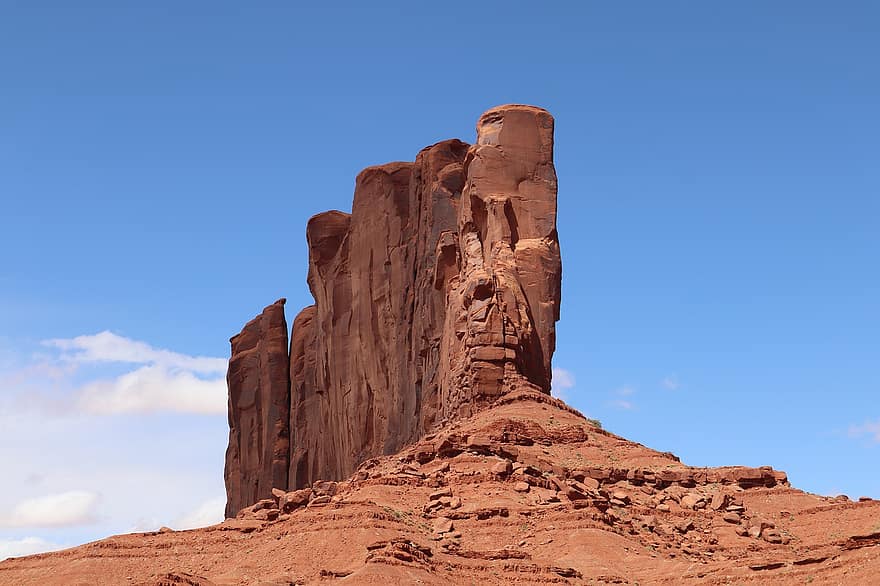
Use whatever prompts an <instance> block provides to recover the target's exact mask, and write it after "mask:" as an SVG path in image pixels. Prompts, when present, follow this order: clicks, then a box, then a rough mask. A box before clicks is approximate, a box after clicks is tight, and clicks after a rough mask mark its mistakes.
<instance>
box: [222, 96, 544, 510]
mask: <svg viewBox="0 0 880 586" xmlns="http://www.w3.org/2000/svg"><path fill="white" fill-rule="evenodd" d="M306 239H307V241H308V245H309V273H308V284H309V288H310V290H311V292H312V295H313V297H314V299H315V303H314V305H312V306H309V307H307V308H305V309H303V310H302V311H301V312H300V313H299V315H297V317H296V319H295V320H294V323H293V330H292V333H291V336H290V353H289V392H285V391H283V390H281V389H280V388H279V389H278V394H277V396H275V397H274V398H273V399H272V400H270V401H269V403H270V404H272V405H273V406H275V405H278V406H279V410H281V411H283V409H284V407H283V401H282V400H281V399H282V397H283V398H287V397H289V399H287V400H288V401H289V403H288V408H287V411H286V414H287V416H288V420H289V423H288V430H289V431H288V433H289V441H288V448H289V452H288V454H287V460H288V463H289V470H288V474H287V475H286V477H285V478H283V479H281V478H279V476H278V475H277V474H276V471H277V465H278V463H279V462H281V461H282V459H281V458H280V456H279V455H278V454H276V453H274V452H273V453H272V454H271V455H266V454H264V456H263V457H264V458H267V459H266V460H263V461H261V462H260V463H259V465H256V464H254V463H252V461H251V460H248V465H247V466H245V465H244V464H243V462H242V461H240V460H241V458H242V454H243V453H244V452H248V455H249V456H250V455H251V454H253V453H255V452H253V450H251V447H250V446H251V444H247V445H248V446H249V447H248V448H247V449H245V447H243V445H242V444H241V443H240V442H248V441H250V439H249V436H248V435H247V434H244V435H242V434H241V433H235V434H232V435H230V448H229V451H228V453H227V486H230V485H232V486H235V485H236V483H237V482H238V483H239V484H240V485H242V486H244V485H246V486H247V487H252V486H253V485H254V483H253V480H252V478H251V477H250V476H246V474H245V470H248V471H249V470H251V468H253V469H260V470H262V469H265V468H266V467H270V468H271V469H272V478H273V482H275V483H276V484H274V487H275V488H279V489H285V490H295V489H299V488H303V487H306V486H310V485H311V484H312V483H313V482H314V481H316V480H319V479H341V478H345V477H347V476H349V475H350V474H351V473H352V472H354V470H355V469H356V468H357V466H358V465H359V464H360V463H361V462H363V461H364V460H366V459H368V458H371V457H374V456H377V455H382V454H391V453H394V452H396V451H398V450H399V449H400V448H401V447H403V446H404V445H406V444H408V443H411V442H413V441H414V440H416V439H418V438H419V436H421V435H422V434H424V433H425V432H427V431H428V430H430V429H432V428H433V427H434V426H435V425H436V424H438V423H441V422H444V421H450V420H452V419H457V418H459V417H461V416H467V415H470V414H471V413H473V412H475V411H476V410H479V409H481V408H483V407H485V406H486V405H488V404H490V403H492V402H493V401H495V400H496V399H498V398H499V397H500V396H502V395H503V394H505V393H508V392H513V391H518V390H524V389H526V390H532V391H541V392H544V393H549V391H550V376H551V374H550V373H551V369H550V360H551V357H552V355H553V351H554V348H555V322H556V320H557V319H558V318H559V303H560V283H561V260H560V254H559V244H558V241H557V234H556V173H555V170H554V167H553V118H552V116H551V115H550V114H549V113H547V112H546V111H545V110H542V109H540V108H535V107H532V106H520V105H509V106H501V107H498V108H494V109H492V110H490V111H488V112H486V113H485V114H483V116H482V117H481V118H480V120H479V122H478V124H477V143H476V144H474V145H468V144H465V143H463V142H461V141H459V140H448V141H443V142H440V143H437V144H435V145H432V146H429V147H427V148H425V149H423V150H422V151H421V152H420V153H419V154H418V156H417V157H416V159H415V162H412V163H405V162H396V163H388V164H386V165H380V166H376V167H369V168H367V169H365V170H364V171H362V172H361V173H360V174H359V175H358V177H357V181H356V185H355V194H354V202H353V204H352V211H351V214H346V213H343V212H339V211H330V212H325V213H322V214H318V215H317V216H314V217H313V218H312V219H311V220H309V222H308V226H307V228H306ZM248 327H250V324H249V326H248ZM247 329H248V328H245V330H246V331H247ZM243 334H244V333H243ZM234 340H235V339H233V346H234V348H233V361H234V360H235V342H234ZM231 365H232V363H231ZM243 367H244V369H243V373H242V374H240V375H238V376H237V377H235V378H230V394H231V396H233V395H235V396H240V395H248V394H249V393H252V389H250V388H247V389H245V388H242V387H239V386H236V385H241V384H243V385H253V384H254V381H257V380H261V379H260V376H258V374H256V371H252V369H255V368H262V366H261V365H258V364H257V363H254V362H250V363H247V364H244V365H243ZM239 370H241V367H239ZM230 372H232V366H230ZM273 380H274V379H273ZM260 388H263V387H260ZM266 388H269V387H266ZM273 388H274V387H273ZM239 402H240V401H238V400H236V401H234V402H231V403H230V409H231V412H230V421H231V422H232V421H233V419H236V418H237V417H240V414H239V413H237V411H238V410H240V409H245V410H247V409H248V408H249V407H247V406H245V407H239ZM252 410H253V409H252ZM257 411H259V409H257ZM275 413H276V411H273V414H275ZM253 419H254V421H257V420H258V419H259V418H257V417H253ZM259 421H261V422H265V424H266V425H271V426H274V427H273V430H274V429H280V428H279V427H278V424H277V422H276V421H275V420H274V419H271V420H266V419H265V418H263V419H260V420H259ZM272 433H274V431H273V432H272ZM257 435H259V433H257ZM234 442H239V445H237V446H235V445H233V444H234ZM278 445H280V444H278ZM248 450H251V451H248ZM261 453H262V452H261ZM270 459H271V463H270ZM251 474H252V473H251ZM271 488H273V486H267V485H264V484H262V483H257V488H256V489H255V490H250V491H244V490H239V492H234V491H232V490H230V491H229V499H230V504H229V506H228V507H227V515H232V514H234V512H235V511H237V510H239V509H240V508H242V507H244V506H246V505H249V504H252V503H254V502H256V501H257V500H259V499H260V498H267V497H268V496H270V494H269V493H270V491H271ZM244 497H246V498H244ZM242 498H244V500H242ZM247 499H250V500H247Z"/></svg>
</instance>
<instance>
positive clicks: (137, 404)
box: [76, 365, 226, 415]
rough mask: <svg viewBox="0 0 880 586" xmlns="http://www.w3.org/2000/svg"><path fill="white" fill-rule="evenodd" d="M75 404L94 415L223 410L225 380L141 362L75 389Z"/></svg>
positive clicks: (224, 408)
mask: <svg viewBox="0 0 880 586" xmlns="http://www.w3.org/2000/svg"><path fill="white" fill-rule="evenodd" d="M76 397H77V399H76V404H77V406H78V407H79V408H81V409H82V410H83V411H86V412H88V413H94V414H97V415H113V414H117V413H154V412H160V411H165V412H169V411H171V412H180V413H197V414H204V415H211V414H217V415H221V414H224V413H226V381H225V380H224V379H222V378H214V379H209V380H203V379H200V378H198V377H196V376H195V375H194V374H193V373H192V372H189V371H181V370H176V371H175V370H169V369H168V368H165V367H163V366H158V365H156V366H144V367H142V368H138V369H137V370H134V371H132V372H128V373H125V374H123V375H121V376H119V377H116V378H113V379H109V380H98V381H93V382H90V383H88V384H86V385H84V386H83V387H82V388H80V389H79V390H78V391H77V393H76Z"/></svg>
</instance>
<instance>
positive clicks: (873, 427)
mask: <svg viewBox="0 0 880 586" xmlns="http://www.w3.org/2000/svg"><path fill="white" fill-rule="evenodd" d="M849 436H850V437H863V436H868V437H869V438H871V440H873V441H875V442H877V443H880V420H877V421H868V422H865V423H863V424H861V425H850V426H849Z"/></svg>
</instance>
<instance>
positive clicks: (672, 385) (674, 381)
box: [660, 374, 681, 391]
mask: <svg viewBox="0 0 880 586" xmlns="http://www.w3.org/2000/svg"><path fill="white" fill-rule="evenodd" d="M660 384H661V385H663V388H664V389H667V390H669V391H674V390H676V389H678V387H680V386H681V383H680V382H678V377H677V376H675V375H674V374H672V375H669V376H667V377H665V378H664V379H663V380H662V381H660Z"/></svg>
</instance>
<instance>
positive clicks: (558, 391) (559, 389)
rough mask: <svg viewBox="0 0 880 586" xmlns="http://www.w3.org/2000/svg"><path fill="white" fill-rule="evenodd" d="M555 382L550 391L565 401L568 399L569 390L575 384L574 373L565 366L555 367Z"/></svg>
mask: <svg viewBox="0 0 880 586" xmlns="http://www.w3.org/2000/svg"><path fill="white" fill-rule="evenodd" d="M552 372H553V383H552V388H551V389H550V393H551V394H552V395H553V396H554V397H558V398H559V399H562V400H563V401H566V402H567V401H568V398H569V397H568V395H569V394H568V392H567V391H568V390H569V389H573V388H574V386H575V379H574V374H572V372H571V371H569V370H565V369H564V368H557V367H555V366H554V367H553V371H552Z"/></svg>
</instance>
